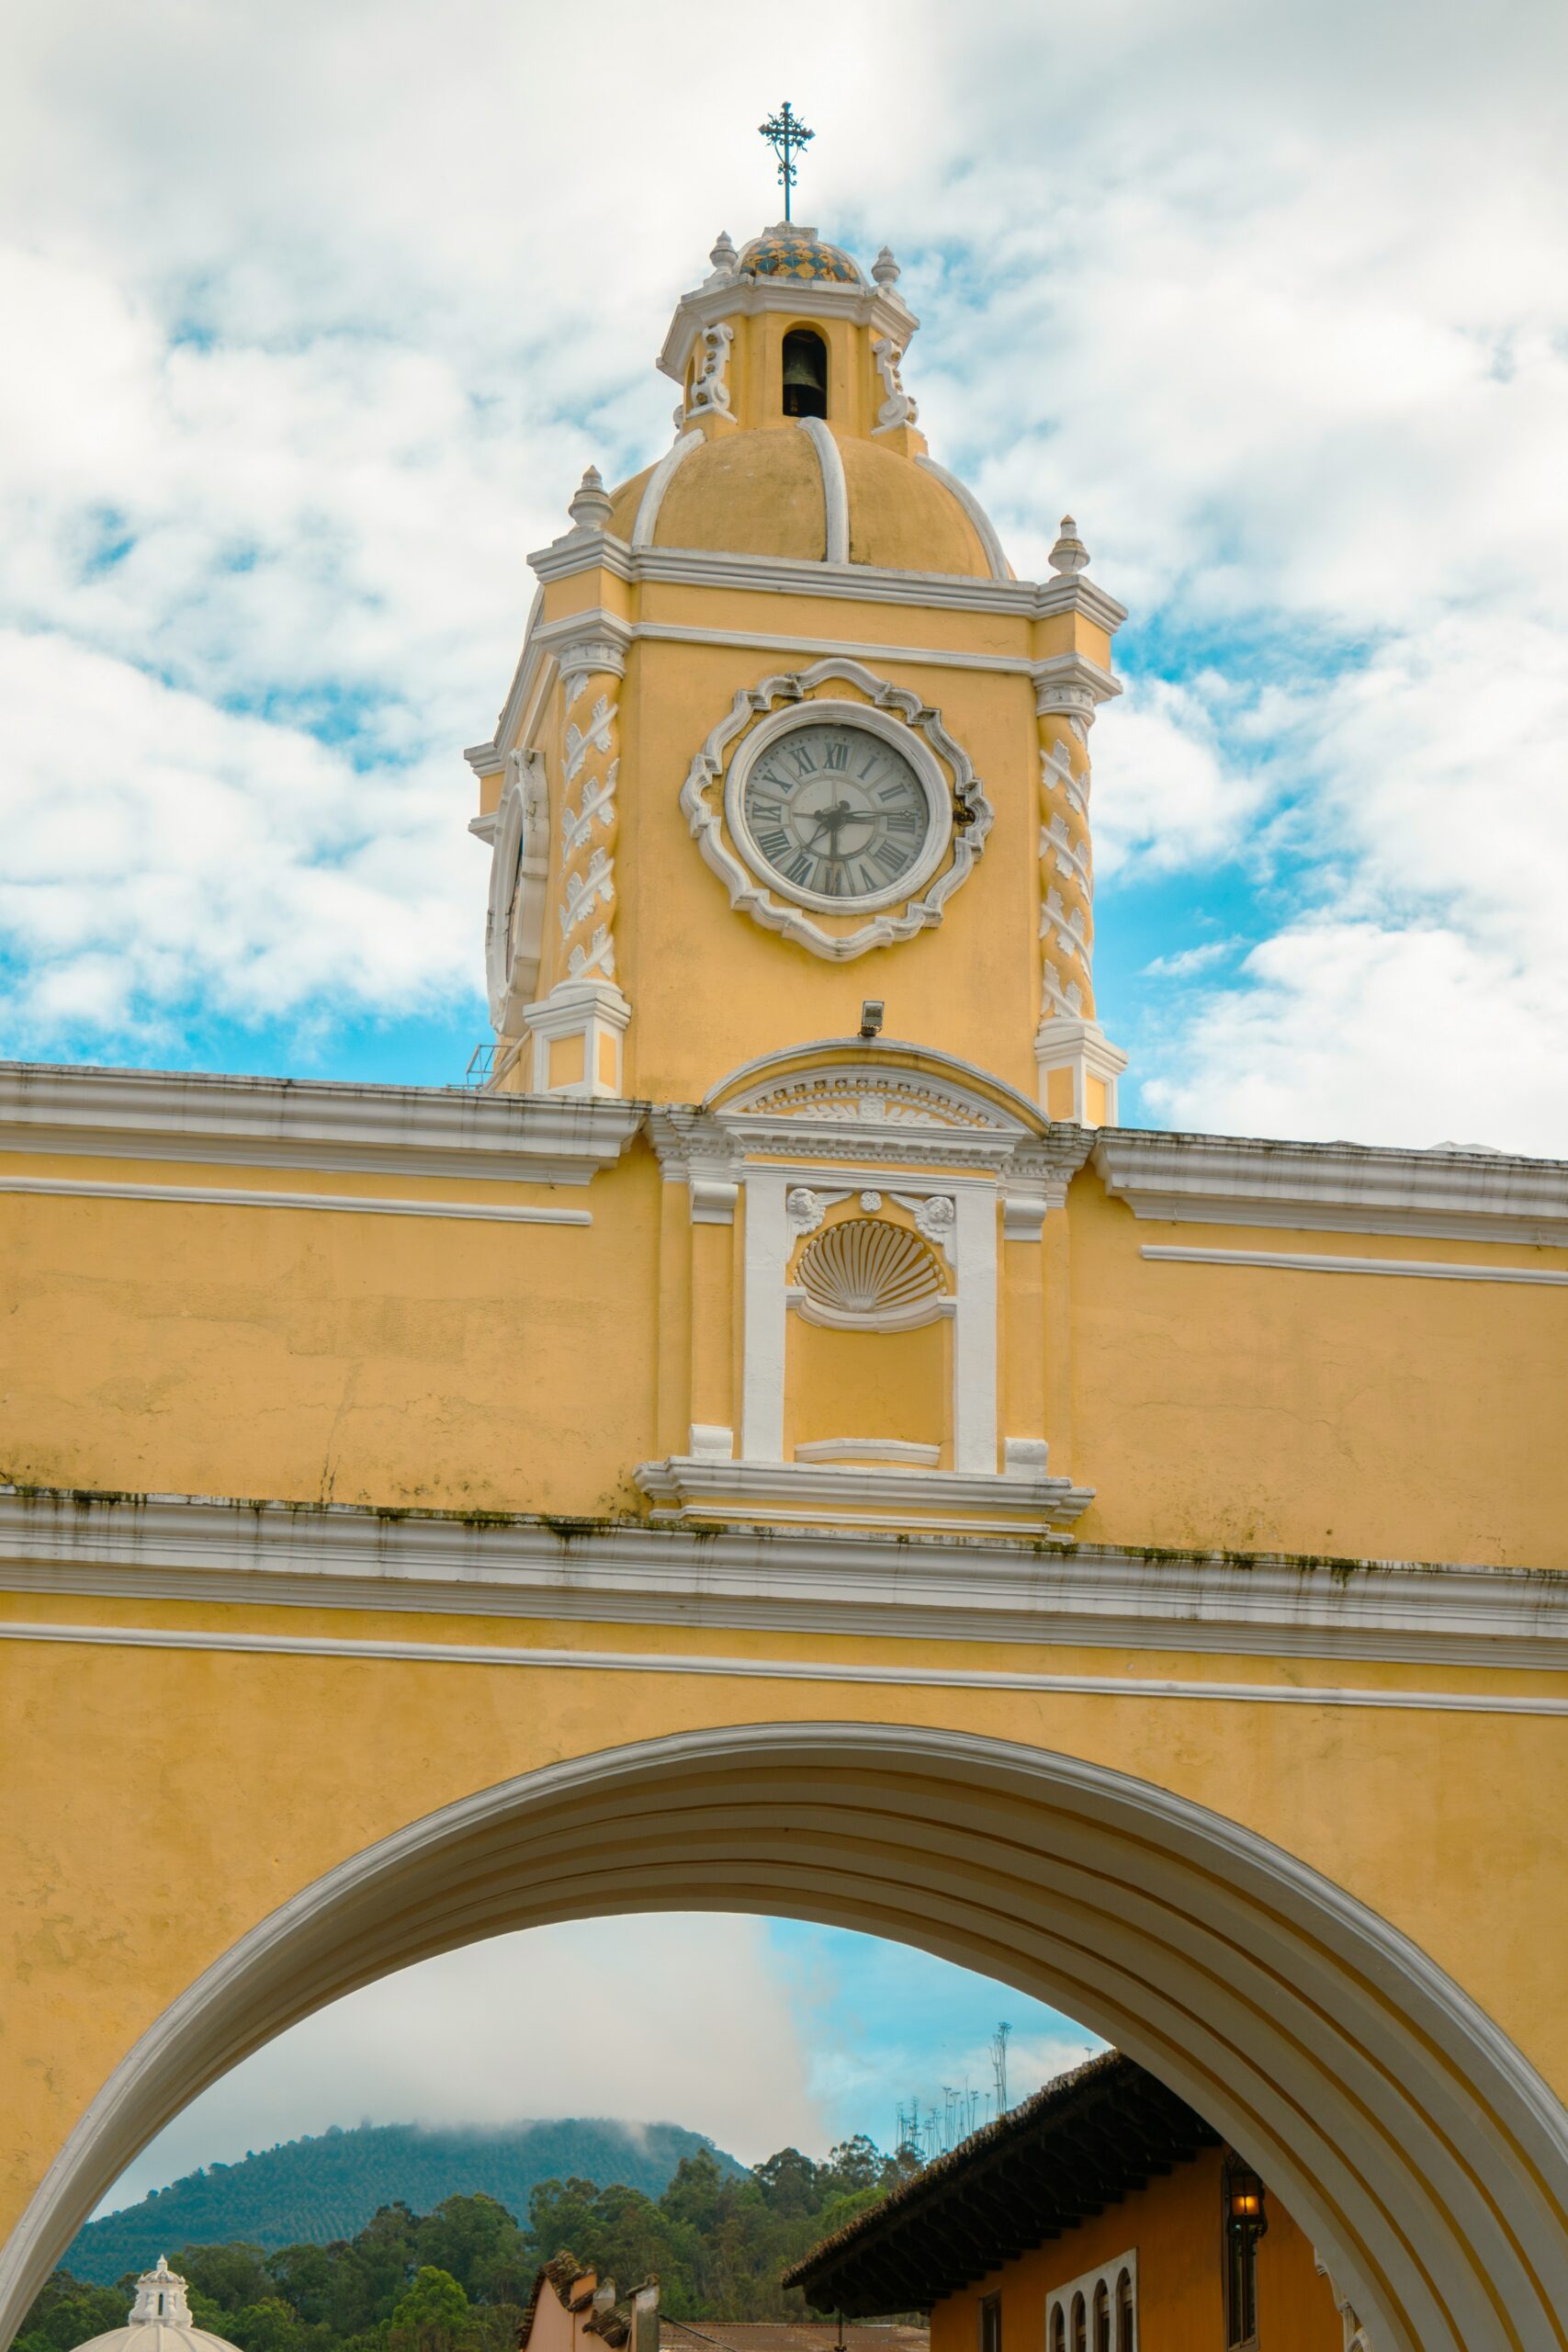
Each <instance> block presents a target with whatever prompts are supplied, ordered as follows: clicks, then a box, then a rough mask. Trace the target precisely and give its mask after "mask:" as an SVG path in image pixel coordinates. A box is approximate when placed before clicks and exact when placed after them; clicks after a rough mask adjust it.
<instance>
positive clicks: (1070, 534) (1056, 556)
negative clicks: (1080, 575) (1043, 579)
mask: <svg viewBox="0 0 1568 2352" xmlns="http://www.w3.org/2000/svg"><path fill="white" fill-rule="evenodd" d="M1050 561H1051V569H1052V571H1063V572H1066V575H1067V576H1068V578H1069V579H1070V578H1071V577H1072V575H1073V573H1074V572H1075V571H1085V570H1087V569H1088V565H1089V549H1088V548H1086V547H1085V545H1084V543H1083V541H1082V540H1081V539H1080V538H1079V537H1078V526H1077V524H1076V523H1075V522H1074V520H1073V518H1072V516H1071V515H1063V517H1062V536H1061V537H1060V538H1059V539H1058V540H1057V541H1056V544H1055V547H1054V548H1052V550H1051V558H1050Z"/></svg>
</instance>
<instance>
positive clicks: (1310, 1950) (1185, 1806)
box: [0, 1723, 1568, 2352]
mask: <svg viewBox="0 0 1568 2352" xmlns="http://www.w3.org/2000/svg"><path fill="white" fill-rule="evenodd" d="M658 1910H688V1911H689V1910H716V1911H753V1912H759V1913H762V1914H766V1915H775V1914H778V1913H781V1912H787V1913H789V1914H791V1915H793V1916H795V1917H800V1918H805V1919H814V1920H818V1921H819V1922H821V1923H823V1924H825V1925H829V1926H839V1927H849V1928H859V1929H862V1930H863V1931H865V1932H869V1933H872V1934H875V1935H880V1936H884V1937H888V1938H891V1939H896V1940H898V1941H902V1942H905V1943H908V1944H912V1945H915V1946H917V1947H919V1948H921V1949H924V1950H926V1951H933V1952H936V1953H938V1954H939V1955H940V1956H942V1957H944V1958H947V1959H950V1960H954V1961H957V1962H959V1963H960V1964H961V1965H964V1966H966V1967H969V1968H973V1969H977V1970H979V1971H981V1972H983V1973H986V1974H988V1975H990V1976H993V1977H996V1978H998V1979H1000V1980H1002V1981H1004V1982H1006V1983H1009V1984H1011V1985H1016V1986H1017V1987H1018V1988H1019V1989H1020V1990H1021V1991H1023V1992H1028V1993H1032V1994H1034V1995H1036V1996H1038V1997H1040V1998H1042V1999H1043V2000H1046V2001H1048V2002H1050V2003H1051V2004H1052V2005H1054V2006H1055V2007H1057V2008H1060V2009H1062V2010H1065V2011H1066V2012H1067V2013H1068V2014H1069V2015H1071V2016H1074V2017H1077V2018H1079V2019H1081V2020H1082V2022H1083V2023H1084V2024H1085V2025H1086V2026H1089V2027H1090V2028H1091V2029H1092V2030H1095V2031H1097V2032H1099V2033H1101V2034H1103V2035H1105V2036H1106V2037H1107V2038H1108V2039H1110V2040H1111V2041H1116V2042H1118V2043H1119V2044H1120V2045H1121V2046H1122V2048H1123V2049H1124V2050H1125V2051H1126V2052H1128V2054H1129V2055H1130V2056H1132V2057H1133V2058H1134V2059H1136V2060H1137V2061H1138V2062H1139V2063H1140V2064H1142V2065H1144V2066H1145V2067H1147V2068H1148V2069H1149V2070H1150V2071H1151V2072H1152V2073H1155V2074H1156V2075H1159V2076H1160V2077H1162V2079H1164V2080H1165V2081H1166V2082H1168V2084H1169V2085H1170V2086H1171V2087H1172V2088H1173V2089H1174V2090H1176V2091H1177V2092H1179V2095H1180V2096H1181V2097H1182V2098H1184V2099H1186V2100H1187V2101H1188V2102H1189V2103H1190V2105H1191V2106H1193V2107H1195V2108H1197V2109H1199V2110H1200V2112H1201V2113H1202V2114H1204V2115H1205V2116H1207V2117H1208V2118H1209V2119H1210V2120H1211V2121H1212V2122H1213V2125H1214V2126H1215V2128H1216V2129H1217V2130H1219V2131H1223V2132H1224V2134H1225V2137H1226V2139H1227V2140H1228V2142H1229V2143H1230V2145H1231V2146H1232V2147H1233V2148H1234V2149H1235V2151H1236V2152H1237V2154H1239V2155H1240V2156H1241V2157H1242V2159H1243V2161H1244V2163H1245V2165H1247V2166H1249V2167H1250V2166H1256V2167H1257V2170H1258V2173H1259V2174H1260V2175H1261V2176H1262V2177H1264V2178H1265V2179H1267V2180H1268V2181H1269V2182H1270V2183H1271V2184H1274V2185H1276V2186H1277V2188H1278V2190H1279V2193H1280V2197H1281V2199H1283V2200H1285V2201H1286V2203H1287V2204H1288V2206H1289V2209H1290V2211H1292V2213H1294V2214H1295V2215H1297V2216H1298V2217H1299V2219H1300V2220H1301V2222H1303V2226H1305V2227H1307V2228H1308V2229H1309V2230H1310V2231H1311V2233H1312V2236H1313V2238H1314V2243H1315V2244H1316V2245H1318V2246H1319V2248H1320V2250H1321V2252H1322V2254H1323V2256H1324V2258H1325V2261H1326V2262H1327V2263H1328V2264H1329V2265H1330V2266H1331V2267H1332V2268H1333V2270H1334V2273H1335V2276H1336V2277H1337V2279H1338V2280H1339V2281H1340V2283H1341V2286H1342V2288H1343V2289H1344V2290H1346V2291H1347V2292H1348V2293H1349V2295H1350V2296H1351V2299H1352V2300H1353V2301H1354V2303H1355V2306H1356V2308H1357V2310H1358V2311H1359V2312H1360V2313H1361V2314H1362V2315H1363V2317H1364V2318H1366V2317H1369V2316H1370V2317H1371V2324H1372V2325H1373V2327H1374V2329H1375V2332H1376V2335H1377V2340H1378V2343H1379V2346H1380V2352H1505V2347H1508V2352H1561V2347H1562V2346H1563V2345H1564V2343H1565V2342H1568V2335H1565V2333H1564V2321H1563V2318H1562V2316H1561V2315H1562V2314H1563V2313H1564V2312H1568V2115H1565V2114H1564V2111H1563V2109H1562V2105H1561V2103H1560V2102H1559V2101H1558V2100H1557V2099H1556V2098H1555V2097H1554V2096H1553V2095H1552V2093H1551V2090H1550V2088H1549V2087H1548V2086H1547V2085H1546V2084H1545V2083H1544V2082H1543V2081H1542V2080H1541V2078H1540V2076H1539V2075H1537V2074H1535V2073H1534V2072H1533V2070H1532V2069H1531V2068H1530V2067H1529V2065H1528V2064H1527V2063H1526V2061H1525V2060H1524V2059H1523V2058H1522V2056H1521V2055H1520V2053H1519V2052H1517V2050H1516V2049H1514V2048H1513V2046H1512V2045H1511V2044H1510V2043H1509V2042H1507V2041H1506V2039H1505V2038H1504V2037H1503V2036H1502V2035H1501V2034H1500V2033H1499V2032H1498V2031H1497V2030H1496V2029H1495V2027H1494V2026H1493V2025H1492V2024H1491V2022H1490V2021H1489V2020H1488V2019H1487V2018H1484V2017H1483V2016H1482V2015H1481V2014H1480V2013H1479V2012H1478V2011H1477V2010H1476V2009H1475V2008H1474V2006H1473V2004H1472V2003H1471V2002H1470V2001H1469V2000H1468V1999H1467V1997H1466V1996H1465V1995H1464V1994H1463V1993H1462V1992H1461V1990H1460V1988H1459V1987H1457V1986H1456V1985H1453V1984H1452V1983H1451V1982H1450V1980H1449V1979H1447V1978H1446V1977H1444V1976H1443V1975H1442V1973H1441V1972H1440V1971H1438V1969H1437V1968H1435V1967H1434V1966H1433V1964H1432V1963H1431V1962H1429V1961H1428V1960H1427V1958H1426V1957H1425V1955H1424V1954H1423V1953H1421V1952H1420V1951H1418V1950H1416V1947H1414V1946H1413V1945H1411V1944H1410V1943H1409V1942H1408V1941H1406V1940H1405V1939H1403V1938H1402V1937H1400V1936H1399V1935H1398V1934H1397V1933H1396V1932H1395V1931H1394V1930H1393V1929H1392V1928H1389V1927H1388V1926H1387V1924H1386V1923H1385V1922H1383V1921H1382V1920H1380V1919H1379V1918H1377V1917H1375V1915H1373V1914H1372V1913H1371V1912H1370V1911H1368V1910H1367V1909H1366V1908H1365V1907H1364V1906H1363V1905H1359V1904H1358V1903H1357V1902H1356V1901H1355V1900H1354V1899H1353V1898H1352V1897H1350V1896H1349V1895H1348V1894H1345V1893H1344V1892H1343V1891H1342V1890H1340V1889H1338V1888H1336V1887H1334V1886H1333V1885H1331V1884H1330V1883H1328V1882H1327V1881H1326V1880H1324V1879H1322V1878H1320V1877H1319V1876H1317V1875H1316V1874H1315V1873H1314V1872H1313V1871H1309V1870H1307V1869H1306V1868H1305V1867H1304V1866H1303V1865H1302V1864H1300V1863H1299V1862H1297V1861H1295V1860H1293V1859H1292V1857H1291V1856H1289V1855H1287V1854H1285V1853H1283V1852H1282V1851H1281V1850H1280V1849H1278V1848H1276V1847H1273V1846H1270V1845H1269V1844H1268V1843H1267V1842H1266V1841H1265V1840H1263V1839H1261V1838H1258V1837H1257V1836H1256V1835H1255V1834H1253V1833H1251V1832H1249V1831H1246V1830H1243V1829H1241V1828H1240V1827H1238V1826H1236V1825H1235V1824H1234V1823H1231V1822H1227V1821H1225V1820H1224V1819H1223V1818H1221V1817H1220V1816H1219V1815H1214V1814H1212V1813H1209V1812H1206V1811H1204V1810H1203V1809H1202V1808H1201V1807H1199V1806H1196V1805H1193V1804H1190V1803H1189V1802H1188V1801H1186V1800H1185V1799H1182V1798H1179V1797H1176V1796H1173V1795H1171V1794H1170V1793H1169V1792H1166V1791H1163V1790H1160V1789H1158V1788H1156V1787H1154V1786H1153V1785H1151V1784H1150V1783H1148V1782H1145V1781H1137V1780H1134V1779H1133V1778H1131V1777H1129V1776H1127V1775H1125V1774H1122V1773H1117V1772H1112V1771H1109V1770H1104V1769H1102V1768H1100V1767H1099V1766H1096V1765H1092V1764H1088V1763H1085V1762H1083V1761H1081V1760H1080V1759H1078V1758H1071V1757H1065V1756H1059V1755H1054V1754H1051V1753H1049V1752H1046V1751H1042V1750H1039V1749H1034V1748H1030V1747H1019V1746H1015V1745H1012V1744H1010V1743H1005V1742H1000V1741H993V1740H987V1739H982V1738H976V1737H973V1736H966V1735H963V1734H958V1733H952V1732H945V1731H937V1730H931V1729H928V1728H922V1727H909V1726H885V1725H877V1724H832V1723H828V1724H755V1725H743V1726H723V1727H720V1728H717V1729H714V1730H705V1731H701V1732H692V1733H682V1734H679V1735H676V1736H671V1737H667V1738H662V1739H657V1740H650V1741H647V1742H643V1743H640V1744H637V1745H636V1746H629V1747H620V1748H611V1749H607V1750H604V1751H601V1752H599V1753H597V1754H593V1755H590V1756H587V1757H583V1758H577V1759H573V1760H571V1761H569V1762H565V1763H561V1764H558V1765H554V1766H550V1767H547V1768H546V1769H544V1770H538V1771H536V1772H531V1773H527V1774H525V1775H523V1776H521V1777H520V1778H518V1779H517V1780H514V1781H507V1782H503V1783H501V1784H499V1785H498V1786H496V1787H493V1788H489V1789H485V1790H482V1791H480V1792H478V1793H477V1794H475V1795H473V1796H470V1797H467V1798H464V1799H462V1800H461V1801H460V1802H458V1803H457V1804H450V1805H447V1806H446V1807H444V1808H442V1809H441V1810H440V1811H439V1812H437V1813H434V1814H432V1815H426V1816H425V1817H424V1818H423V1819H422V1820H419V1821H416V1822H414V1823H412V1824H411V1825H409V1826H407V1827H406V1828H403V1829H400V1830H399V1831H397V1832H396V1833H395V1834H394V1835H392V1836H391V1837H389V1838H384V1839H382V1840H381V1841H380V1842H379V1843H378V1844H377V1845H375V1846H373V1847H371V1848H368V1849H366V1850H365V1851H364V1852H362V1853H359V1854H357V1855H355V1856H353V1857H352V1858H350V1859H349V1860H346V1861H344V1862H343V1863H342V1864H340V1865H339V1866H338V1867H337V1868H336V1869H334V1870H333V1871H329V1872H327V1873H326V1874H325V1875H324V1876H323V1877H322V1878H321V1879H319V1880H317V1881H316V1882H315V1883H313V1884H311V1885H310V1886H308V1887H305V1888H302V1889H301V1890H300V1891H299V1893H298V1894H295V1895H294V1896H293V1897H292V1898H291V1899H290V1901H289V1902H288V1903H287V1904H286V1905H282V1906H281V1907H280V1908H279V1909H278V1910H276V1912H274V1913H273V1914H271V1915H270V1916H269V1917H267V1918H266V1919H265V1920H263V1921H262V1922H261V1923H260V1924H259V1925H258V1926H257V1927H256V1928H253V1929H252V1930H251V1931H250V1932H249V1933H248V1934H246V1935H245V1936H243V1937H242V1938H241V1939H239V1941H238V1942H237V1943H235V1944H234V1945H233V1946H232V1947H231V1949H230V1951H228V1952H226V1953H225V1954H224V1955H223V1956H222V1958H221V1959H220V1960H219V1961H217V1962H214V1963H213V1965H212V1966H211V1967H210V1968H209V1969H208V1970H207V1971H206V1972H205V1973H204V1974H203V1975H202V1976H201V1977H199V1978H198V1979H197V1981H196V1983H195V1984H193V1985H191V1986H189V1988H188V1989H187V1990H186V1992H185V1993H183V1994H182V1995H180V1996H179V1997H178V1998H177V1999H176V2000H175V2002H173V2003H172V2004H171V2005H170V2007H169V2008H168V2009H166V2010H165V2011H164V2015H163V2017H162V2018H159V2020H158V2021H157V2023H156V2024H155V2025H153V2026H152V2028H151V2029H150V2030H148V2031H147V2032H146V2033H145V2034H144V2035H143V2036H142V2037H141V2041H139V2042H138V2043H137V2044H136V2045H135V2046H134V2047H133V2048H132V2049H131V2050H130V2052H129V2053H128V2054H127V2056H126V2057H125V2058H124V2059H123V2060H122V2061H121V2063H120V2064H119V2065H118V2067H117V2068H116V2070H115V2072H114V2074H113V2075H111V2076H110V2077H109V2079H108V2081H107V2083H106V2084H105V2085H104V2086H103V2088H102V2090H101V2091H100V2092H99V2093H98V2095H97V2097H96V2098H95V2099H94V2100H93V2102H92V2104H91V2105H90V2107H89V2108H88V2109H87V2110H86V2111H85V2114H84V2115H83V2116H82V2118H81V2120H79V2122H78V2123H77V2125H76V2127H75V2128H74V2130H73V2131H72V2132H71V2134H70V2136H69V2138H68V2139H67V2141H66V2142H65V2143H64V2145H63V2146H62V2149H61V2150H60V2152H59V2154H58V2155H57V2156H56V2158H55V2160H54V2162H53V2164H52V2165H51V2168H50V2171H49V2173H48V2175H47V2176H46V2177H45V2179H44V2180H43V2182H42V2184H41V2185H40V2187H39V2190H38V2192H37V2194H36V2195H35V2196H34V2198H33V2199H32V2202H31V2204H30V2205H29V2207H28V2211H27V2212H26V2213H25V2214H24V2216H23V2218H22V2220H21V2222H19V2223H18V2225H17V2230H16V2231H15V2232H14V2233H13V2235H12V2238H11V2240H10V2242H9V2244H8V2245H7V2246H6V2250H5V2254H4V2256H3V2257H0V2331H4V2332H5V2333H8V2332H9V2331H10V2330H11V2329H13V2328H14V2327H15V2325H16V2324H17V2319H18V2317H19V2316H20V2313H21V2312H23V2311H25V2310H26V2309H27V2307H28V2303H29V2302H30V2301H31V2298H32V2295H33V2293H34V2292H35V2290H36V2289H37V2287H38V2285H39V2283H41V2280H42V2278H43V2277H44V2276H45V2275H46V2274H47V2272H48V2270H49V2268H50V2267H51V2264H52V2262H53V2260H54V2259H55V2257H56V2256H57V2255H58V2254H59V2253H60V2252H61V2251H62V2248H63V2247H64V2245H66V2243H67V2242H68V2240H69V2239H70V2237H71V2235H72V2234H73V2231H74V2230H75V2228H76V2227H77V2225H78V2224H79V2223H80V2222H81V2221H83V2220H84V2219H85V2216H86V2214H87V2213H88V2211H90V2210H91V2208H92V2207H93V2205H94V2204H95V2203H96V2200H97V2199H98V2198H99V2196H100V2195H101V2194H102V2193H103V2192H104V2190H105V2189H107V2187H108V2186H109V2184H110V2183H111V2182H112V2181H114V2180H115V2179H116V2178H117V2177H118V2175H119V2174H120V2173H121V2172H123V2171H124V2169H125V2167H126V2166H127V2165H128V2164H129V2163H130V2160H131V2158H132V2157H133V2156H134V2154H136V2152H137V2151H138V2150H139V2149H140V2148H141V2147H142V2146H144V2145H145V2144H146V2143H147V2142H148V2141H149V2140H150V2139H151V2138H152V2135H153V2133H154V2132H155V2131H158V2130H160V2129H161V2128H162V2126H163V2125H164V2123H165V2122H167V2121H168V2120H169V2119H170V2118H171V2117H172V2116H173V2115H174V2114H175V2112H176V2110H177V2109H180V2108H181V2107H183V2106H184V2105H185V2104H186V2102H187V2101H188V2100H189V2099H191V2098H194V2097H195V2096H196V2094H197V2092H198V2091H199V2090H201V2089H203V2088H204V2087H205V2086H207V2085H208V2084H209V2083H210V2082H212V2081H214V2080H215V2079H216V2078H217V2076H218V2075H220V2074H222V2073H224V2072H225V2071H226V2070H227V2069H228V2068H229V2067H231V2065H233V2064H235V2063H236V2062H237V2061H238V2060H239V2059H241V2058H243V2057H244V2056H246V2055H247V2054H248V2053H249V2052H252V2051H253V2050H256V2049H259V2048H260V2047H261V2046H262V2044H263V2043H264V2042H266V2041H270V2040H271V2039H272V2038H273V2037H274V2036H275V2035H276V2034H277V2033H278V2032H280V2031H281V2030H283V2029H284V2028H285V2027H286V2026H288V2025H290V2024H293V2023H294V2022H296V2021H297V2020H298V2019H299V2018H303V2017H305V2016H307V2015H309V2014H310V2012H311V2011H312V2010H314V2009H317V2008H320V2007H323V2006H324V2005H325V2004H326V2003H327V2002H329V2001H331V2000H333V1999H335V1998H336V1997H337V1996H339V1995H341V1994H343V1993H346V1992H349V1991H351V1990H353V1989H354V1988H355V1987H356V1986H358V1985H366V1984H368V1983H370V1982H372V1981H373V1980H374V1979H375V1978H377V1977H378V1976H382V1975H385V1974H387V1973H389V1971H391V1970H393V1969H395V1968H399V1967H401V1966H404V1965H406V1964H407V1963H408V1962H412V1961H414V1960H418V1959H423V1958H426V1957H429V1956H430V1955H432V1954H434V1953H435V1952H437V1951H452V1950H455V1949H457V1947H459V1946H461V1945H464V1944H468V1943H471V1942H473V1941H475V1940H476V1939H479V1938H481V1937H484V1936H488V1935H491V1934H495V1933H498V1932H500V1931H502V1930H504V1929H508V1928H518V1927H525V1926H532V1925H537V1924H543V1923H545V1922H547V1921H550V1920H556V1919H569V1918H586V1917H595V1916H608V1915H615V1914H619V1915H625V1914H627V1913H632V1912H638V1911H658ZM1073 2327H1074V2329H1075V2330H1076V2328H1077V2319H1076V2318H1075V2320H1074V2322H1073ZM0 2340H3V2336H0Z"/></svg>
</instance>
